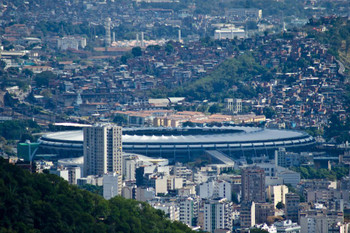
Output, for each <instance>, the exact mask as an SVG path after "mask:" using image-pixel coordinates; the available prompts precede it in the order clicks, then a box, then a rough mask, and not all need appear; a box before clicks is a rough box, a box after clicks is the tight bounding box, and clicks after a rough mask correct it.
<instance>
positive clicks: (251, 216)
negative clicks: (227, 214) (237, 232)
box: [239, 201, 255, 232]
mask: <svg viewBox="0 0 350 233" xmlns="http://www.w3.org/2000/svg"><path fill="white" fill-rule="evenodd" d="M239 219H240V223H241V231H242V232H245V231H246V230H247V229H248V230H249V228H251V227H252V226H254V225H255V203H254V202H250V201H242V203H241V210H240V215H239Z"/></svg>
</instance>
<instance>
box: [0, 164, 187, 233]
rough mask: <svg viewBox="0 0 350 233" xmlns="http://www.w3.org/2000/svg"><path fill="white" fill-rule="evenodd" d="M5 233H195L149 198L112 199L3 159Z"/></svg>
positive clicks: (0, 216) (0, 221) (0, 186)
mask: <svg viewBox="0 0 350 233" xmlns="http://www.w3.org/2000/svg"><path fill="white" fill-rule="evenodd" d="M0 232H44V233H46V232H47V233H54V232H65V233H69V232H84V233H86V232H87V233H88V232H96V233H97V232H98V233H103V232H116V233H117V232H120V233H122V232H123V233H131V232H133V233H134V232H149V233H154V232H192V231H191V230H190V229H189V228H188V227H187V226H185V225H184V224H182V223H179V222H174V223H172V222H170V221H169V220H166V218H165V215H164V212H162V211H159V210H155V209H153V208H152V207H151V206H149V205H148V204H146V203H141V202H137V201H135V200H126V199H124V198H122V197H116V198H114V199H111V200H110V201H107V200H104V199H103V198H102V197H101V196H99V195H97V194H94V193H91V192H89V191H85V190H80V189H79V188H77V187H76V186H72V185H69V184H68V183H67V182H66V181H64V180H63V179H61V178H60V177H58V176H55V175H51V174H30V173H29V172H27V171H25V170H22V169H20V168H18V167H16V166H13V165H10V164H8V163H7V162H6V161H5V160H4V159H0Z"/></svg>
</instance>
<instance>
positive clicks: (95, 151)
mask: <svg viewBox="0 0 350 233" xmlns="http://www.w3.org/2000/svg"><path fill="white" fill-rule="evenodd" d="M122 164H123V161H122V128H121V127H120V126H116V125H113V124H96V125H94V126H92V127H87V128H84V176H88V175H99V176H102V175H103V174H106V173H111V172H116V173H118V174H122Z"/></svg>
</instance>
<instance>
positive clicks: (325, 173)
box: [292, 166, 349, 180]
mask: <svg viewBox="0 0 350 233" xmlns="http://www.w3.org/2000/svg"><path fill="white" fill-rule="evenodd" d="M292 170H294V171H296V172H299V173H300V177H301V179H328V180H340V179H341V178H343V177H344V176H347V175H348V174H349V167H348V166H346V167H345V166H337V167H333V168H332V170H327V169H324V168H321V169H316V168H313V167H293V168H292Z"/></svg>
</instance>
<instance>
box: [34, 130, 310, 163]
mask: <svg viewBox="0 0 350 233" xmlns="http://www.w3.org/2000/svg"><path fill="white" fill-rule="evenodd" d="M38 142H39V143H40V147H41V149H42V150H43V151H45V152H46V153H52V154H57V155H58V156H59V158H68V157H78V156H81V155H82V154H83V133H82V130H75V131H61V132H55V133H48V134H46V135H44V136H42V137H41V138H40V139H39V140H38ZM122 143H123V151H124V152H129V153H138V154H143V155H146V156H150V157H165V158H168V159H174V160H188V159H191V158H192V157H195V156H198V155H202V154H204V152H205V151H206V150H218V151H221V152H223V153H225V154H227V155H229V156H234V157H236V156H239V155H246V156H257V155H260V154H265V155H269V156H273V151H274V150H276V149H278V148H280V147H285V148H288V149H290V150H300V149H302V148H305V147H307V148H310V146H313V145H314V144H315V140H314V138H313V137H312V136H310V135H308V134H306V133H304V132H300V131H292V130H279V129H266V128H256V127H238V126H231V127H195V128H124V129H123V136H122Z"/></svg>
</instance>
